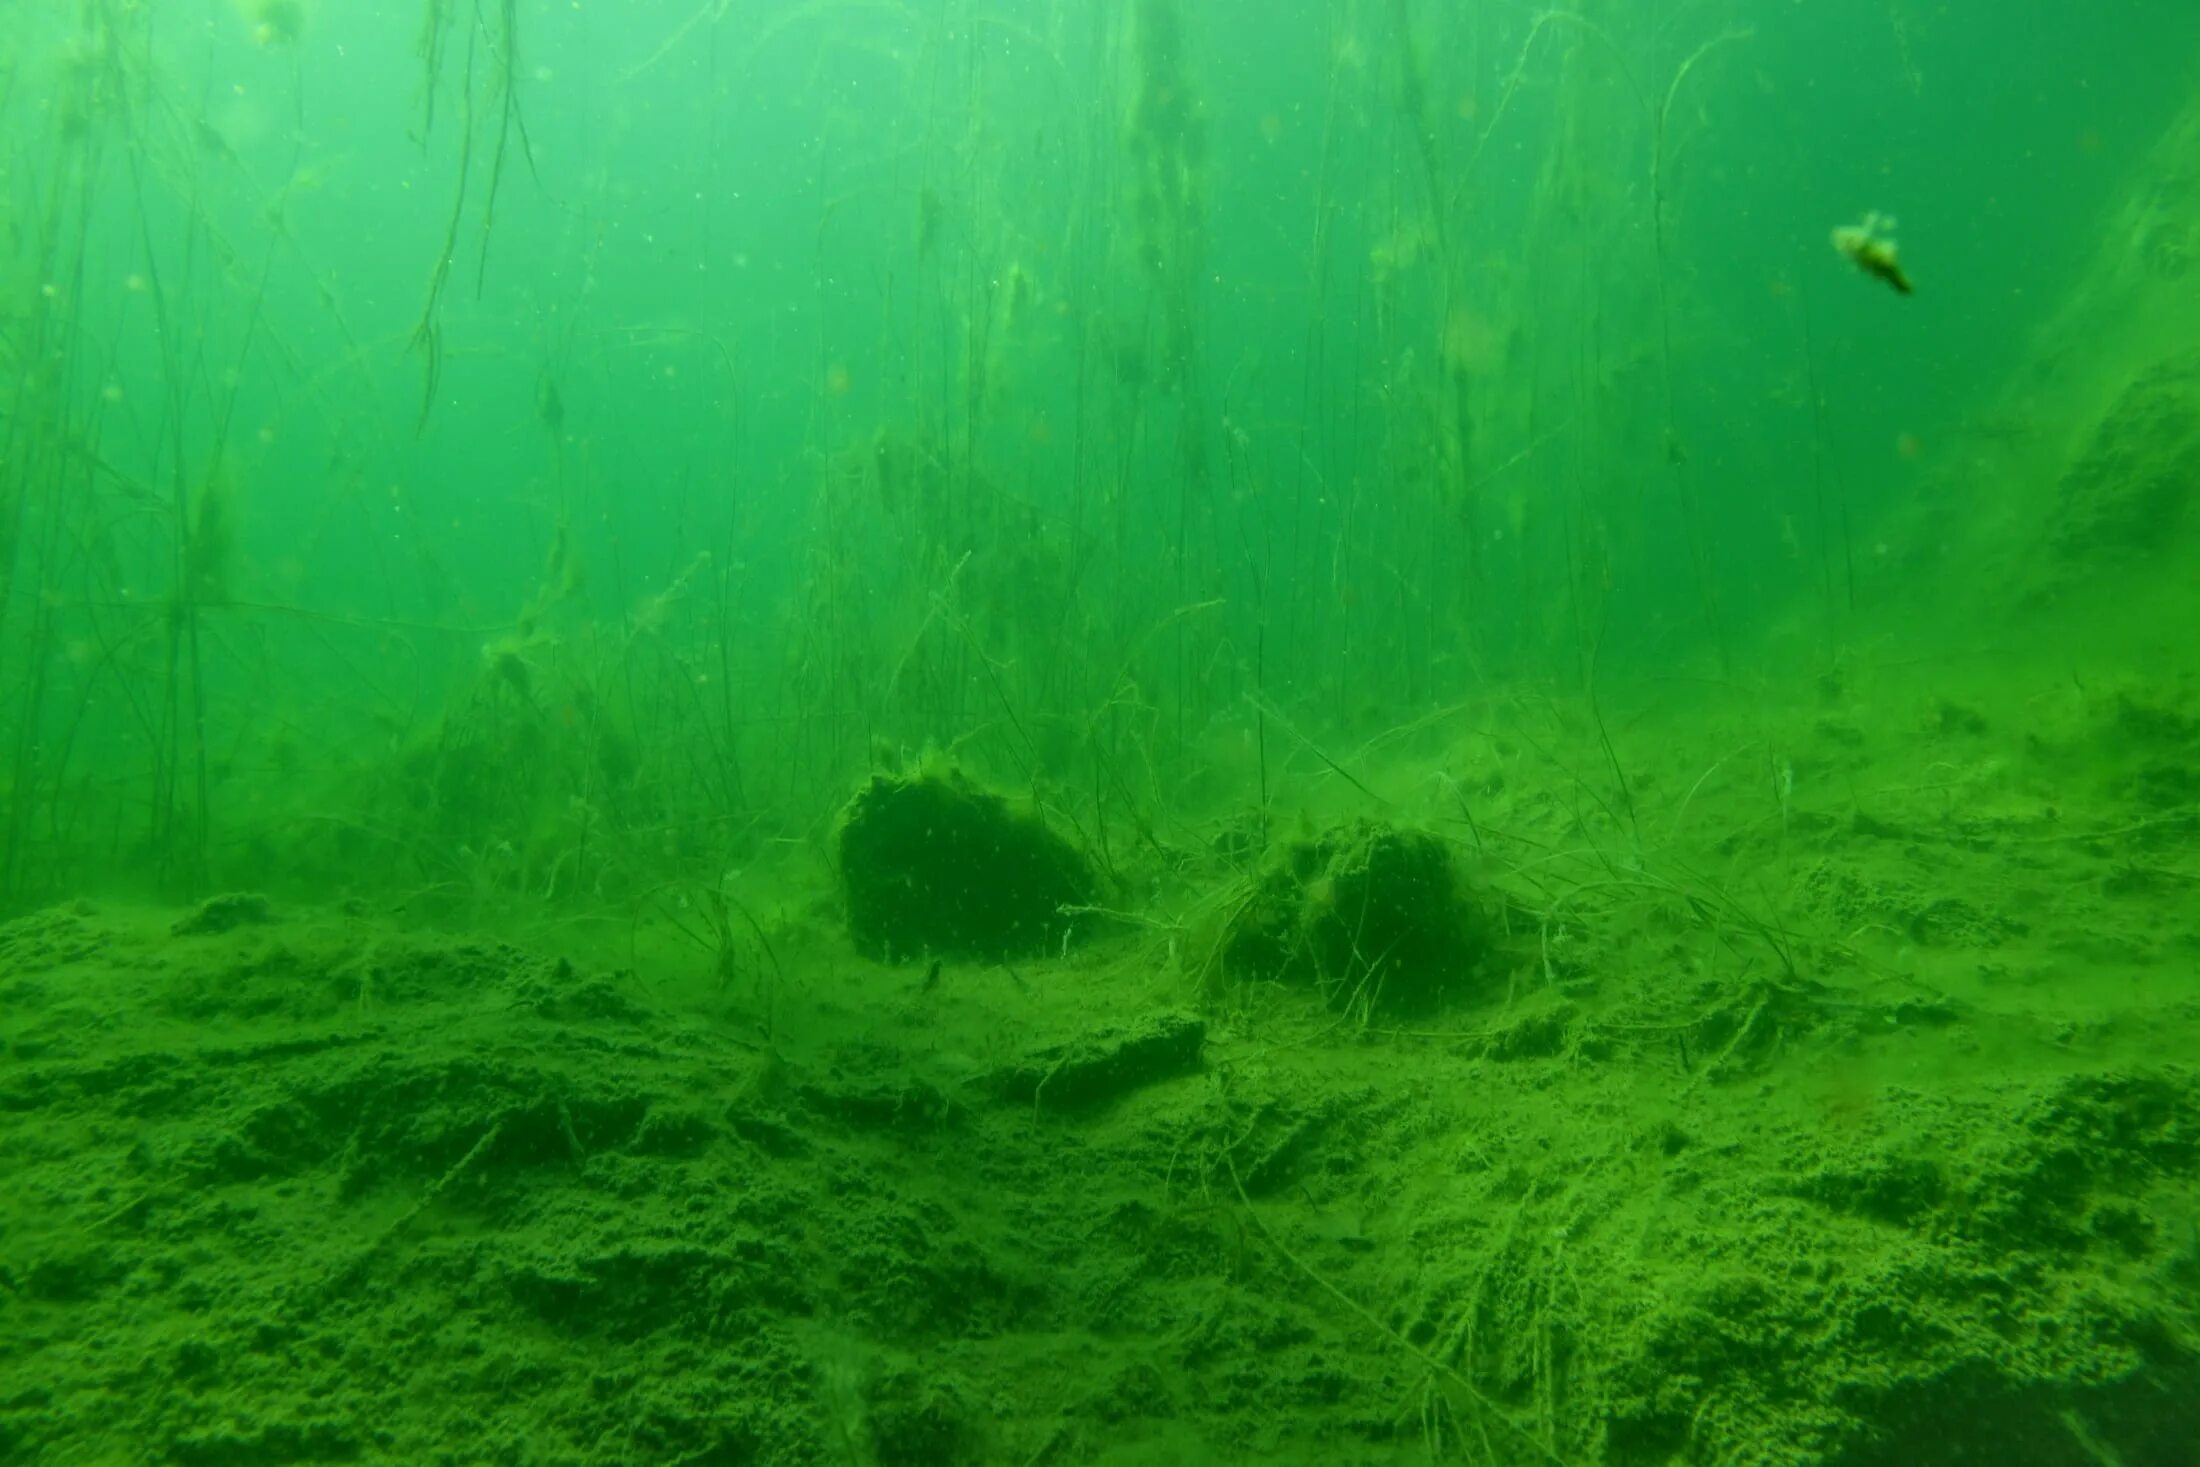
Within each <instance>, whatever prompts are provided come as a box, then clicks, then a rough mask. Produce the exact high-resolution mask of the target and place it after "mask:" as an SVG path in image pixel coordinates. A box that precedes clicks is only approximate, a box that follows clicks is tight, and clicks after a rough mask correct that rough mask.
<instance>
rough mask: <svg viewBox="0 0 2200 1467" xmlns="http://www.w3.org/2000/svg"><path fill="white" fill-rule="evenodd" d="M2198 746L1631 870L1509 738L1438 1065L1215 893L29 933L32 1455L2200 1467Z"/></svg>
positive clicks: (1755, 830) (2104, 711)
mask: <svg viewBox="0 0 2200 1467" xmlns="http://www.w3.org/2000/svg"><path fill="white" fill-rule="evenodd" d="M2185 696H2186V695H2185V694H2184V693H2181V692H2178V691H2176V690H2171V692H2170V693H2166V694H2161V695H2159V696H2157V697H2155V698H2154V701H2152V702H2148V701H2145V700H2144V699H2140V698H2135V697H2130V696H2116V697H2104V696H2098V695H2097V696H2093V697H2092V698H2090V699H2089V700H2087V701H2084V702H2082V704H2081V703H2079V702H2076V701H2073V703H2072V705H2071V707H2070V708H2069V709H2067V710H2066V711H2065V712H2064V713H2063V714H2057V715H2054V716H2045V715H2040V714H2039V713H2038V711H2037V710H2036V709H2035V710H2034V713H2033V716H2032V720H2031V722H2030V724H2029V726H2028V732H2027V734H2026V736H2025V738H2024V739H2023V740H2021V741H2018V740H2011V739H2008V738H2006V737H2004V736H2002V735H2000V734H1997V733H1996V732H1994V730H1995V729H1998V728H2001V727H2003V726H2005V725H2003V724H2002V722H2001V720H2000V716H1999V715H1998V714H1994V713H1992V711H1991V710H1988V711H1986V712H1981V711H1979V710H1977V709H1973V708H1968V707H1965V708H1957V707H1956V706H1955V705H1952V704H1945V703H1942V702H1932V701H1928V702H1924V703H1921V704H1919V705H1918V707H1917V708H1915V709H1912V710H1909V711H1906V712H1904V713H1903V714H1902V716H1901V720H1900V722H1902V724H1903V726H1904V727H1905V729H1906V730H1908V729H1914V726H1915V725H1916V724H1917V723H1918V721H1919V720H1922V721H1924V722H1925V723H1928V724H1930V725H1931V726H1932V731H1930V732H1929V733H1928V734H1918V733H1916V732H1914V731H1910V732H1905V734H1904V736H1903V737H1902V738H1901V739H1899V740H1881V739H1879V738H1878V737H1877V736H1874V735H1869V734H1867V733H1865V732H1863V731H1861V730H1860V729H1858V728H1856V727H1853V726H1851V725H1849V724H1847V723H1845V722H1843V721H1842V720H1841V719H1839V718H1829V717H1825V716H1810V717H1805V718H1799V719H1798V721H1797V722H1796V723H1795V724H1794V726H1793V727H1792V728H1781V729H1778V730H1774V731H1773V733H1774V741H1775V742H1776V743H1777V744H1778V745H1779V747H1780V748H1781V749H1783V750H1784V751H1786V752H1785V753H1784V754H1783V756H1782V762H1783V763H1785V764H1786V765H1787V766H1788V770H1789V774H1788V778H1789V780H1790V781H1791V783H1790V785H1789V786H1788V787H1787V788H1786V789H1783V790H1782V791H1781V792H1780V799H1779V801H1778V803H1777V805H1776V806H1775V805H1772V804H1771V803H1770V798H1769V797H1768V796H1767V795H1766V793H1765V788H1764V784H1763V782H1762V779H1761V777H1760V776H1761V774H1762V771H1763V768H1764V767H1765V762H1766V761H1765V760H1764V759H1762V758H1761V757H1757V758H1751V759H1743V760H1738V761H1735V762H1734V765H1733V766H1732V767H1730V768H1720V767H1718V766H1716V765H1714V766H1713V767H1712V768H1710V769H1706V768H1705V767H1704V766H1705V765H1708V764H1711V763H1712V761H1711V760H1708V759H1706V760H1701V761H1700V762H1699V761H1698V760H1697V758H1696V756H1695V755H1690V756H1687V757H1685V758H1684V757H1683V756H1682V755H1681V754H1680V753H1679V752H1676V753H1675V754H1674V755H1673V756H1672V767H1671V769H1670V770H1669V771H1668V770H1661V768H1660V767H1659V757H1658V756H1655V755H1653V754H1651V753H1650V752H1649V750H1650V748H1651V746H1652V745H1653V744H1655V743H1656V742H1657V741H1655V740H1650V739H1642V740H1639V741H1638V744H1639V747H1640V749H1641V753H1640V755H1639V756H1638V757H1637V758H1636V760H1635V767H1636V771H1637V772H1636V773H1635V775H1634V777H1633V780H1632V782H1631V794H1630V798H1631V799H1632V800H1633V801H1634V811H1633V815H1634V818H1635V819H1636V820H1637V821H1639V822H1640V825H1641V827H1642V828H1644V829H1645V830H1647V831H1649V832H1652V833H1653V835H1646V836H1645V837H1644V839H1643V840H1642V841H1641V842H1640V843H1639V844H1637V845H1636V846H1635V847H1634V849H1635V851H1636V852H1637V853H1638V854H1637V855H1635V856H1632V857H1628V858H1621V857H1619V856H1617V855H1616V854H1615V852H1616V850H1617V849H1618V847H1619V846H1620V845H1621V844H1623V843H1624V842H1622V841H1621V838H1620V837H1619V836H1618V834H1617V827H1619V826H1621V825H1623V824H1625V823H1626V820H1627V818H1628V817H1627V815H1626V814H1625V813H1623V812H1620V811H1617V810H1607V811H1595V810H1591V811H1588V812H1586V813H1585V812H1584V811H1583V810H1582V809H1581V808H1579V807H1578V801H1576V800H1574V799H1571V798H1569V797H1567V796H1566V795H1565V794H1564V793H1563V790H1562V788H1561V787H1560V786H1557V785H1555V784H1553V783H1550V782H1545V781H1541V780H1539V779H1538V777H1537V770H1538V769H1539V768H1543V767H1544V761H1541V760H1539V759H1538V757H1537V756H1535V755H1534V754H1533V753H1532V752H1530V751H1528V750H1526V749H1524V748H1523V747H1520V746H1514V745H1508V744H1506V743H1505V742H1504V741H1502V740H1493V741H1485V742H1483V743H1479V744H1477V743H1474V742H1472V741H1466V742H1462V743H1459V744H1456V745H1454V746H1452V747H1451V748H1450V749H1449V750H1448V752H1447V753H1446V754H1445V755H1444V756H1443V757H1444V761H1445V762H1446V767H1447V768H1449V769H1450V770H1451V771H1452V772H1453V774H1454V775H1455V776H1456V779H1455V780H1454V781H1453V783H1455V784H1456V786H1457V787H1458V788H1459V789H1464V790H1471V791H1473V792H1474V799H1475V801H1476V807H1475V808H1474V810H1473V812H1472V815H1473V830H1472V831H1471V833H1470V832H1469V831H1468V830H1467V829H1466V821H1465V819H1464V818H1463V817H1460V816H1458V815H1456V814H1455V815H1454V817H1453V823H1452V824H1448V825H1447V824H1445V823H1444V822H1443V821H1442V820H1441V819H1440V818H1439V816H1438V813H1437V812H1438V811H1440V810H1441V809H1442V808H1443V803H1449V804H1451V805H1452V806H1453V807H1454V809H1455V810H1456V807H1457V802H1456V801H1454V800H1452V798H1451V794H1452V792H1451V789H1450V788H1449V787H1448V786H1447V788H1446V790H1445V792H1444V795H1443V802H1442V803H1432V804H1431V806H1430V808H1429V810H1428V811H1425V812H1419V814H1420V815H1421V816H1422V817H1425V818H1423V819H1422V820H1421V823H1422V824H1424V825H1426V827H1427V828H1429V829H1431V830H1433V831H1436V832H1438V833H1439V834H1441V835H1442V836H1443V838H1444V839H1446V840H1447V841H1449V842H1451V843H1452V844H1453V847H1454V849H1455V850H1456V852H1457V859H1458V862H1459V865H1460V868H1461V870H1462V871H1463V872H1467V873H1469V874H1470V875H1471V876H1472V879H1473V880H1474V881H1475V882H1477V883H1480V887H1479V889H1480V890H1481V891H1482V892H1483V893H1484V894H1485V896H1486V898H1487V899H1488V901H1489V902H1490V903H1491V904H1492V905H1491V910H1492V911H1493V912H1494V913H1496V916H1494V917H1493V919H1492V920H1493V921H1497V922H1499V923H1500V924H1501V926H1502V927H1503V929H1504V931H1503V932H1502V933H1501V934H1500V935H1499V936H1497V937H1496V938H1495V939H1494V940H1495V941H1496V942H1497V943H1498V944H1499V946H1500V949H1501V950H1502V951H1503V952H1505V953H1509V954H1510V955H1511V961H1510V965H1509V966H1507V967H1504V968H1503V969H1502V970H1501V971H1495V972H1493V973H1491V974H1489V975H1486V977H1487V979H1488V981H1487V982H1486V983H1484V984H1483V985H1482V986H1481V987H1479V988H1478V989H1477V990H1476V991H1477V992H1478V993H1481V994H1482V995H1483V997H1482V999H1481V1000H1480V1001H1478V1002H1476V1003H1475V1004H1472V1005H1469V1006H1466V1007H1459V1006H1448V1007H1446V1008H1444V1009H1442V1010H1441V1011H1439V1012H1437V1013H1433V1014H1423V1013H1418V1012H1416V1013H1413V1014H1410V1015H1407V1016H1401V1017H1388V1016H1386V1015H1385V1014H1384V1013H1383V1012H1382V1011H1381V1010H1379V1009H1377V1010H1368V1009H1364V1008H1363V1009H1361V1010H1359V1011H1357V1012H1355V1011H1354V1010H1352V1009H1350V1008H1343V1009H1340V1008H1339V1007H1338V1006H1337V1005H1336V1004H1335V1003H1333V1002H1329V1001H1325V996H1324V995H1323V994H1322V992H1321V991H1320V990H1319V988H1318V986H1314V985H1306V986H1293V985H1291V984H1290V983H1287V982H1279V983H1273V984H1260V983H1232V984H1228V985H1218V984H1217V983H1216V982H1215V981H1214V974H1213V968H1214V964H1213V963H1212V962H1211V961H1209V958H1210V957H1211V955H1212V954H1213V953H1214V952H1215V951H1216V950H1217V948H1218V947H1219V946H1220V945H1221V944H1222V942H1223V941H1224V935H1225V934H1227V933H1228V932H1229V930H1230V923H1231V919H1232V918H1233V916H1235V915H1237V914H1241V913H1242V912H1243V911H1245V910H1246V909H1247V904H1248V903H1249V902H1250V901H1252V900H1253V897H1254V895H1255V894H1256V893H1257V891H1258V889H1259V886H1260V883H1261V880H1262V878H1261V874H1260V871H1259V869H1258V867H1257V866H1256V865H1252V864H1244V863H1241V864H1239V865H1236V866H1233V865H1232V864H1231V862H1230V860H1229V859H1227V858H1226V857H1224V856H1205V855H1201V854H1199V853H1197V852H1190V851H1187V853H1186V854H1185V856H1184V858H1183V861H1182V862H1181V869H1180V870H1179V871H1178V872H1177V873H1176V878H1175V881H1176V884H1175V885H1173V886H1171V885H1169V884H1167V883H1159V882H1157V884H1156V885H1155V886H1154V887H1153V888H1152V898H1151V901H1150V903H1149V904H1148V905H1149V910H1147V911H1146V912H1145V913H1144V914H1143V915H1142V916H1141V917H1140V918H1139V920H1131V917H1132V916H1133V915H1136V914H1127V915H1126V916H1125V918H1124V919H1123V920H1122V921H1120V922H1118V923H1117V924H1116V925H1115V927H1114V928H1113V929H1112V930H1111V931H1110V932H1109V933H1107V934H1103V935H1101V936H1098V937H1096V938H1095V939H1094V940H1093V941H1092V942H1090V943H1089V944H1086V945H1083V946H1081V947H1078V948H1074V949H1071V950H1068V951H1066V952H1063V953H1059V954H1053V955H1049V956H1042V957H1038V958H1033V959H1030V960H1028V961H1018V962H1010V963H983V962H970V963H963V964H956V963H945V964H943V963H938V962H931V963H927V962H921V961H911V962H908V963H905V964H903V965H900V966H887V965H883V964H879V963H875V962H872V961H870V960H867V959H865V958H863V957H862V956H860V955H859V954H858V953H857V952H856V951H855V950H854V948H853V946H852V944H851V943H850V942H849V940H848V939H847V937H846V936H845V934H843V933H840V932H839V931H837V930H836V929H835V928H834V927H833V926H832V924H831V923H830V922H829V921H816V922H809V921H803V920H796V919H794V918H787V917H784V916H782V917H780V918H772V917H769V916H767V917H766V919H765V925H766V926H769V928H770V930H771V932H772V937H773V949H774V950H773V954H772V962H771V963H770V964H768V965H767V964H763V963H762V962H761V961H758V962H741V963H732V964H727V963H719V964H715V965H714V964H713V963H712V962H710V961H708V960H707V958H702V957H698V955H697V954H696V953H694V952H693V951H689V952H687V953H686V954H685V955H682V954H681V953H680V952H679V950H678V949H677V948H676V947H674V946H672V945H670V944H669V943H667V942H661V941H654V940H653V937H652V933H651V932H650V930H649V929H648V927H647V924H643V925H642V927H641V928H640V930H639V931H638V934H635V933H630V934H622V935H621V936H620V938H619V939H618V940H617V941H609V942H606V941H597V942H592V943H586V944H584V943H581V942H578V941H577V940H576V941H561V940H560V939H559V938H558V937H557V936H556V935H555V933H552V932H547V931H538V932H536V933H535V934H534V935H533V936H531V937H529V938H528V939H527V940H525V941H519V940H513V941H509V942H508V941H502V940H497V939H492V938H488V937H482V936H475V935H469V934H465V933H449V932H443V933H438V932H431V931H424V930H421V929H420V928H419V927H418V926H417V925H416V924H409V923H408V922H406V921H405V920H404V919H403V918H402V917H401V915H399V914H396V913H392V912H387V911H378V910H375V909H373V908H371V907H368V906H366V905H364V904H358V903H354V904H352V905H351V906H350V907H349V908H346V907H343V906H336V907H309V906H295V907H293V906H288V905H286V904H284V903H282V902H280V901H271V900H268V899H264V898H258V897H253V896H249V895H245V896H232V897H227V898H219V899H216V900H214V901H211V902H208V903H206V904H204V905H202V906H200V907H196V908H190V909H182V910H158V911H156V910H151V909H146V908H137V907H129V906H122V905H107V904H94V903H88V902H87V903H77V904H72V905H63V906H59V907H56V908H52V909H50V910H46V911H44V912H41V913H38V914H35V915H32V916H28V917H25V918H23V919H21V920H18V921H16V922H14V923H12V924H10V925H8V926H7V927H5V928H4V929H0V1014H4V1037H5V1041H6V1049H5V1062H4V1069H0V1179H4V1186H0V1460H6V1461H10V1462H16V1461H20V1462H39V1463H78V1462H85V1463H91V1462H176V1463H206V1464H217V1463H218V1464H236V1463H278V1462H321V1461H329V1462H389V1463H513V1464H556V1463H576V1464H578V1463H625V1462H663V1463H750V1462H754V1463H848V1464H863V1463H879V1464H927V1463H942V1464H944V1463H1011V1464H1018V1463H1021V1464H1043V1463H1087V1462H1091V1463H1100V1462H1105V1463H1190V1462H1305V1463H1383V1464H1389V1463H1399V1464H1404V1463H1430V1462H1475V1463H1491V1462H1495V1463H1537V1462H1542V1463H1549V1462H1561V1463H1576V1462H1580V1463H1602V1464H1627V1467H1648V1464H1668V1463H1736V1464H1743V1463H1748V1464H1793V1467H1805V1464H1841V1467H1896V1464H1904V1467H1909V1464H1955V1463H1970V1462H1979V1461H1998V1462H2010V1463H2039V1464H2072V1467H2094V1464H2114V1467H2141V1464H2175V1463H2185V1462H2190V1461H2192V1460H2194V1457H2193V1455H2192V1454H2193V1451H2194V1448H2193V1446H2192V1443H2194V1442H2196V1441H2200V1326H2196V1319H2200V1309H2196V1306H2200V1225H2196V1223H2195V1217H2196V1211H2195V1201H2196V1192H2200V1183H2196V1180H2195V1177H2196V1172H2200V1064H2196V1063H2195V1061H2196V1060H2200V987H2196V985H2195V981H2194V975H2195V966H2196V961H2200V902H2196V901H2195V900H2193V897H2194V886H2193V875H2194V867H2193V859H2194V857H2193V848H2194V841H2195V825H2194V817H2193V813H2192V811H2191V808H2190V806H2189V805H2179V804H2176V803H2174V802H2165V801H2164V800H2163V799H2162V798H2161V789H2160V788H2159V786H2160V785H2161V782H2162V781H2163V780H2164V779H2167V778H2169V777H2170V775H2171V774H2173V773H2174V771H2175V770H2176V769H2178V768H2181V767H2185V766H2184V764H2183V762H2182V761H2184V760H2186V759H2187V758H2188V757H2189V756H2190V755H2191V753H2192V752H2193V746H2194V745H2195V744H2200V737H2196V728H2200V725H2194V724H2192V723H2191V722H2190V720H2189V719H2186V718H2185V717H2184V715H2183V714H2180V713H2176V712H2175V711H2174V710H2176V709H2178V708H2182V707H2184V706H2185V704H2184V703H2183V702H2180V701H2179V700H2180V699H2182V698H2184V697H2185ZM1562 734H1563V730H1554V731H1553V733H1552V738H1553V739H1554V740H1555V739H1556V738H1558V737H1561V736H1562ZM2150 741H2151V742H2150ZM1553 746H1554V747H1555V745H1553ZM2111 753H2113V754H2114V756H2115V757H2113V758H2111V757H2109V755H2110V754H2111ZM1743 765H1749V766H1750V768H1749V769H1744V768H1742V767H1741V766H1743ZM1370 767H1371V766H1370ZM1905 769H1907V770H1908V771H1909V775H1908V776H1907V777H1905V775H1904V773H1903V771H1904V770H1905ZM1366 783H1367V784H1368V785H1370V786H1371V787H1372V788H1374V789H1381V788H1384V787H1385V786H1384V785H1383V784H1382V782H1381V779H1380V777H1379V776H1378V775H1377V774H1375V773H1372V772H1371V773H1370V774H1369V775H1368V776H1367V777H1366ZM1554 789H1557V790H1559V791H1560V792H1559V793H1554ZM2173 793H2174V792H2173ZM1765 809H1771V810H1772V811H1773V812H1774V813H1773V814H1772V815H1760V816H1756V817H1751V818H1746V819H1745V818H1744V811H1745V810H1759V811H1762V810H1765ZM1389 814H1390V815H1391V816H1393V817H1395V818H1400V819H1406V818H1408V817H1411V816H1414V815H1415V812H1412V811H1409V810H1404V809H1399V810H1393V811H1391V812H1389ZM1696 828H1701V829H1703V830H1705V831H1709V832H1712V833H1713V834H1712V835H1710V836H1707V837H1706V838H1705V839H1703V840H1702V841H1700V842H1697V843H1695V844H1692V845H1691V844H1689V843H1688V842H1687V841H1686V840H1685V838H1684V837H1685V832H1686V831H1688V830H1691V829H1696ZM1600 830H1602V831H1604V833H1605V835H1607V836H1609V838H1610V842H1611V843H1610V844H1609V845H1607V844H1603V843H1600V841H1598V840H1594V839H1591V838H1590V837H1592V836H1595V835H1596V834H1597V832H1598V831H1600ZM1660 833H1662V834H1660ZM1653 837H1655V838H1653ZM1569 842H1570V848H1569ZM1222 844H1224V845H1228V844H1229V843H1228V842H1223V843H1222ZM1600 852H1601V854H1600ZM1203 863H1204V864H1203ZM759 930H760V931H761V930H763V928H762V927H760V928H759ZM655 937H656V938H662V937H664V933H663V932H657V933H656V934H655ZM622 952H623V955H622ZM1203 955H1205V956H1203ZM767 979H768V987H769V990H770V991H769V993H768V994H767V993H765V992H764V989H765V987H766V986H767Z"/></svg>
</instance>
